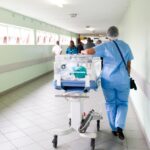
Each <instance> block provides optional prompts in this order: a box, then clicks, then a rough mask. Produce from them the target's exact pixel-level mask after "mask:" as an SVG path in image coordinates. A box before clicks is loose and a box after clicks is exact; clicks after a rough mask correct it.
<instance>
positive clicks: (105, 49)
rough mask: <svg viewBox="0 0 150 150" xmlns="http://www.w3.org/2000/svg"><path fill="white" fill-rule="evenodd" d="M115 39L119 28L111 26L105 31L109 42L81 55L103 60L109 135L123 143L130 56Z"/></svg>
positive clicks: (122, 44)
mask: <svg viewBox="0 0 150 150" xmlns="http://www.w3.org/2000/svg"><path fill="white" fill-rule="evenodd" d="M118 36H119V30H118V28H117V27H115V26H111V27H110V28H109V29H108V31H107V38H108V39H109V41H108V42H105V43H103V44H101V45H98V46H95V47H94V48H90V49H86V50H83V51H82V52H81V53H82V54H94V56H98V57H103V69H102V72H101V86H102V89H103V93H104V97H105V100H106V111H107V116H108V120H109V124H110V127H111V129H112V133H113V134H114V135H115V136H119V138H120V139H121V140H123V139H124V138H125V136H124V134H123V129H124V128H125V123H126V116H127V111H128V97H129V91H130V77H129V74H130V68H131V60H132V59H133V55H132V52H131V49H130V47H129V45H128V44H127V43H125V42H124V41H122V40H118ZM114 41H115V42H116V43H117V45H118V46H119V48H120V50H121V53H122V55H123V57H124V59H125V62H126V66H127V68H128V71H127V69H126V68H125V65H124V63H123V60H122V58H121V56H120V53H119V51H118V49H117V46H116V45H115V43H114Z"/></svg>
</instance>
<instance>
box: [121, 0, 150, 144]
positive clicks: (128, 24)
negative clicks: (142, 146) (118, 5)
mask: <svg viewBox="0 0 150 150" xmlns="http://www.w3.org/2000/svg"><path fill="white" fill-rule="evenodd" d="M149 6H150V1H149V0H131V1H130V6H129V8H128V11H127V12H126V14H125V16H124V18H123V19H122V22H121V24H120V32H121V38H122V37H123V39H124V40H125V41H127V42H128V43H129V45H130V46H131V48H132V51H133V54H134V57H135V59H134V61H133V63H132V68H133V71H132V74H133V76H134V78H135V79H136V82H137V84H138V91H133V90H131V99H132V102H133V104H134V107H135V110H136V112H137V115H138V118H139V120H140V123H141V125H142V128H143V130H144V133H145V135H146V137H147V140H148V142H149V145H150V94H149V93H150V9H149Z"/></svg>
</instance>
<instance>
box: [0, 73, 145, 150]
mask: <svg viewBox="0 0 150 150" xmlns="http://www.w3.org/2000/svg"><path fill="white" fill-rule="evenodd" d="M52 79H53V74H52V73H50V74H47V75H45V76H43V77H41V78H39V79H37V80H35V81H33V82H31V83H29V84H26V85H24V86H22V87H20V88H17V89H16V90H14V91H12V92H10V93H8V94H6V95H4V96H2V97H1V101H0V149H1V150H52V149H53V146H52V143H51V141H52V138H53V135H52V133H51V131H52V129H54V128H62V129H63V128H67V127H68V117H67V115H68V113H69V108H70V107H69V102H68V101H67V100H65V99H64V98H57V97H55V95H56V94H58V91H57V90H55V89H54V87H53V81H52ZM88 95H89V96H90V98H89V99H85V100H84V111H85V112H88V111H90V110H91V109H95V111H97V112H100V113H102V116H103V119H102V120H101V123H100V125H101V128H100V132H98V137H97V139H96V146H95V150H148V146H147V144H146V141H145V137H144V135H143V133H142V131H141V129H140V126H139V123H138V120H137V118H136V114H135V112H134V109H133V107H132V105H131V102H130V104H129V112H128V117H127V125H126V130H125V136H126V139H125V140H124V141H121V140H119V138H117V137H114V136H113V135H112V133H111V130H110V127H109V125H108V121H107V116H106V112H105V102H104V97H103V95H102V90H101V89H99V90H98V91H97V92H95V91H93V92H90V94H88ZM93 130H96V122H95V121H92V122H91V124H90V127H89V128H88V130H87V131H93ZM90 149H91V148H90V140H89V139H86V138H81V137H79V135H78V134H77V133H76V132H74V133H72V134H69V135H65V136H59V137H58V150H90Z"/></svg>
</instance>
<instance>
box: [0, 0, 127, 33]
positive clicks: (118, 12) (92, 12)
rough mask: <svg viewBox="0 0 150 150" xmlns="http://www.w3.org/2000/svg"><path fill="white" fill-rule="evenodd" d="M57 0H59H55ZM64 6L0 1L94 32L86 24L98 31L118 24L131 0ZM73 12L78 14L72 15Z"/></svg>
mask: <svg viewBox="0 0 150 150" xmlns="http://www.w3.org/2000/svg"><path fill="white" fill-rule="evenodd" d="M53 1H56V0H53ZM64 2H65V3H66V4H64V6H63V7H62V8H60V7H58V6H56V5H54V4H52V3H51V0H0V7H3V8H6V9H9V10H12V11H15V12H18V13H21V14H23V15H26V16H30V17H33V18H36V19H38V20H41V21H44V22H47V23H49V24H52V25H56V26H58V27H61V28H64V29H67V30H69V31H72V32H75V33H80V34H85V33H91V31H87V30H86V29H85V27H86V26H91V27H93V28H95V31H94V32H95V33H102V32H105V31H106V29H107V28H108V27H109V26H111V25H117V24H119V22H120V20H121V18H122V17H123V15H124V14H125V12H126V10H127V8H128V5H129V0H64ZM71 13H77V16H76V17H74V18H72V17H70V14H71Z"/></svg>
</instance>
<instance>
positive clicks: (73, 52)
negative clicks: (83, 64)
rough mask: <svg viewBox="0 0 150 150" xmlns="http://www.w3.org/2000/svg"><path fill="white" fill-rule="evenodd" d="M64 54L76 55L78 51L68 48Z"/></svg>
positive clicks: (74, 48)
mask: <svg viewBox="0 0 150 150" xmlns="http://www.w3.org/2000/svg"><path fill="white" fill-rule="evenodd" d="M66 54H78V49H77V48H76V47H73V48H71V47H68V48H67V50H66Z"/></svg>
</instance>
